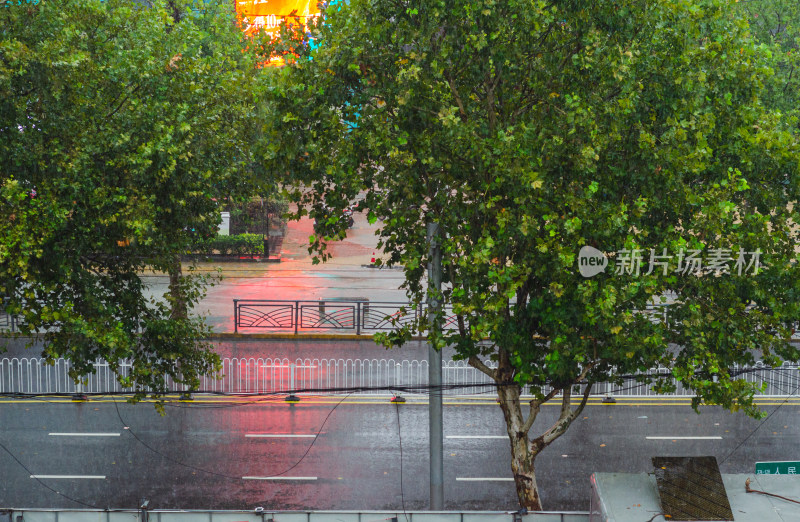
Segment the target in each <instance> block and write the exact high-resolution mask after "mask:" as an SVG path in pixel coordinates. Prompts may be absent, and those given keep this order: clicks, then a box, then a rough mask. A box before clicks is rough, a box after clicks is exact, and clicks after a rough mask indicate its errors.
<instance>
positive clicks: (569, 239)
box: [264, 0, 800, 510]
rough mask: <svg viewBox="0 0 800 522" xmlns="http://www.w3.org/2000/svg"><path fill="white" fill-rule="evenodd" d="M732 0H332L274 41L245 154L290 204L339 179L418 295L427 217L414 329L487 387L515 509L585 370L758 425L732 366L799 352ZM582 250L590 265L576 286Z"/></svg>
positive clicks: (529, 498)
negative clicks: (441, 322) (440, 270)
mask: <svg viewBox="0 0 800 522" xmlns="http://www.w3.org/2000/svg"><path fill="white" fill-rule="evenodd" d="M732 4H733V2H728V1H722V0H704V1H701V2H697V1H694V0H693V1H686V2H683V1H681V2H675V1H672V0H669V1H667V0H663V1H649V0H648V1H644V0H627V1H626V0H618V1H614V2H578V1H568V2H543V1H541V2H540V1H534V2H528V1H525V2H521V1H517V0H509V1H507V2H496V1H493V0H447V1H445V0H442V1H433V2H418V1H413V0H412V1H409V2H396V1H393V0H370V1H366V0H351V1H350V2H349V3H337V4H335V5H332V6H330V7H328V8H327V11H326V13H325V17H324V21H320V22H319V23H318V24H314V25H312V26H311V27H310V28H309V29H302V30H300V31H295V33H294V38H293V39H290V40H289V43H288V44H286V46H284V47H281V44H280V42H278V43H277V44H276V46H275V49H276V50H277V51H281V50H283V51H285V50H287V48H289V49H291V50H292V52H293V53H294V54H293V56H292V59H291V60H290V63H289V65H288V66H287V67H285V68H284V69H282V70H281V71H280V72H279V74H278V75H276V78H275V84H274V86H273V90H272V91H271V95H272V96H271V98H270V99H271V103H270V111H271V113H272V116H271V117H270V118H269V122H270V124H269V129H268V130H267V135H268V136H270V137H271V138H272V139H271V141H270V143H271V145H270V146H269V147H268V148H267V149H265V152H264V154H265V160H266V161H267V162H268V164H269V165H270V166H271V168H273V169H274V170H275V171H286V172H289V173H290V174H291V176H290V179H291V180H292V182H293V183H294V184H295V186H298V187H302V189H298V190H295V191H294V192H293V197H294V198H295V199H296V200H297V201H298V202H299V203H300V206H299V210H298V213H297V214H298V216H299V215H301V214H303V213H304V212H311V213H312V214H315V215H319V214H320V211H321V209H322V206H323V204H324V205H327V207H329V208H334V209H335V208H339V209H340V208H343V207H344V206H345V205H347V204H351V203H352V202H353V201H354V200H355V197H356V195H357V194H358V193H359V191H362V192H363V193H364V199H363V202H362V203H361V204H360V208H361V210H363V211H365V212H368V215H369V217H370V219H371V220H372V221H376V220H378V221H377V224H378V230H377V232H376V233H377V234H379V236H380V241H381V244H382V247H383V248H384V253H385V255H386V256H387V257H388V263H389V264H393V265H402V266H403V268H404V271H405V276H406V281H405V284H404V285H405V288H406V289H407V293H408V295H409V297H410V298H411V299H412V301H413V302H415V303H418V304H419V306H421V303H423V302H424V294H425V291H426V289H425V276H424V270H425V266H426V264H427V262H428V245H427V244H426V237H425V230H426V223H428V222H431V221H432V222H437V223H438V224H439V226H440V228H441V230H442V233H441V235H440V237H439V238H438V240H439V241H440V243H441V248H442V252H443V258H444V259H443V265H444V273H445V279H446V281H447V285H446V290H445V292H444V295H443V296H442V297H443V298H444V301H445V303H446V305H447V306H449V307H451V309H452V313H453V314H454V315H455V316H456V318H457V319H456V323H457V328H455V329H454V330H445V331H444V332H443V333H442V334H441V335H440V336H437V335H434V334H433V333H430V332H429V333H428V334H427V335H428V337H429V339H430V341H431V342H434V343H436V345H437V346H440V347H441V346H443V345H445V344H448V343H449V344H451V345H453V346H455V348H456V350H457V353H458V357H460V358H462V359H466V360H467V361H469V364H471V365H472V366H474V367H476V368H478V369H479V370H481V371H483V372H484V373H486V374H487V375H489V376H490V377H491V378H492V379H494V381H495V382H496V383H497V393H498V397H499V399H500V407H501V408H502V411H503V414H504V416H505V420H506V424H507V431H508V435H509V438H510V441H511V467H512V470H513V474H514V479H515V484H516V489H517V494H518V497H519V501H520V505H521V506H522V507H526V508H528V509H536V510H538V509H541V507H542V500H541V498H540V495H539V491H538V488H537V484H536V475H535V465H534V464H535V459H536V456H537V455H538V454H539V453H540V452H542V451H543V450H544V449H545V448H547V446H548V445H549V444H551V443H552V442H553V441H554V440H555V439H557V438H558V437H559V436H561V435H562V434H563V433H564V432H565V431H566V430H567V429H568V428H569V426H570V424H571V423H572V422H573V421H574V420H575V419H576V418H577V416H578V415H579V414H580V412H581V410H582V408H583V407H584V405H585V404H586V401H587V398H588V397H589V394H590V392H591V390H592V385H593V384H594V383H597V382H602V381H608V380H611V381H614V382H622V381H623V379H625V376H628V375H633V374H635V373H636V372H640V371H643V370H646V369H648V368H651V367H653V366H656V365H663V366H666V367H668V368H670V369H671V377H672V378H674V379H676V380H677V381H679V382H681V383H682V385H683V386H686V387H688V388H690V389H691V390H693V391H694V392H695V393H696V398H695V399H694V401H693V404H694V406H695V408H696V407H697V406H698V405H699V404H701V403H705V404H719V405H721V406H724V407H726V408H728V409H731V410H737V409H741V410H744V411H745V412H747V413H748V414H750V415H759V411H758V408H757V407H756V406H755V405H754V402H753V397H754V393H756V392H757V388H758V387H757V386H756V385H753V384H750V383H747V382H745V381H743V380H742V379H740V378H739V377H740V376H739V375H738V374H737V372H736V370H735V369H734V368H735V365H737V364H743V363H752V362H754V360H755V359H756V358H757V357H760V358H761V360H763V361H765V362H766V363H767V364H778V363H779V362H780V361H781V360H782V359H788V360H797V359H798V355H800V354H798V351H797V350H796V349H795V348H793V347H792V346H791V345H790V344H789V342H788V341H789V338H790V335H791V331H792V330H791V328H792V324H793V323H795V322H796V321H797V319H798V299H797V296H798V291H800V277H798V268H797V263H796V261H797V257H796V253H795V245H796V244H797V230H796V228H794V227H793V223H797V222H798V212H797V211H798V208H797V206H796V205H795V206H792V202H794V201H797V197H798V190H800V179H799V178H798V158H799V157H800V156H798V148H797V139H796V138H797V137H796V134H794V133H793V130H792V126H791V125H790V122H789V121H787V120H786V119H784V118H783V117H782V116H781V114H780V113H776V112H772V111H770V110H768V109H767V108H765V107H764V105H763V104H762V102H761V96H762V95H764V90H765V87H764V85H763V82H764V81H765V80H766V79H768V78H769V77H770V76H771V75H772V74H773V71H772V69H771V68H770V67H769V62H768V57H767V53H766V50H765V49H764V48H763V47H760V46H759V45H758V44H757V42H755V41H754V38H753V36H752V35H751V34H750V32H749V29H748V25H747V23H746V21H745V20H743V19H742V18H741V16H740V13H741V12H740V11H738V10H736V9H733V8H732ZM295 28H296V27H295ZM289 29H290V28H289V27H288V26H287V27H285V28H284V33H283V34H284V37H286V36H287V32H288V31H289ZM304 31H308V32H309V33H310V34H311V35H312V36H313V38H314V39H315V41H314V45H313V46H311V45H305V46H303V45H301V44H298V39H299V38H300V37H301V36H302V33H303V32H304ZM281 136H291V137H292V140H296V141H293V142H291V143H290V142H288V141H283V142H280V143H279V140H278V139H279V137H281ZM336 214H337V213H336V212H333V215H336ZM342 227H343V224H342V223H341V222H339V221H337V220H336V218H335V217H334V218H332V219H329V220H328V221H327V222H326V228H325V229H324V230H323V232H322V233H321V234H320V236H315V237H312V238H311V246H310V248H311V250H314V251H316V252H323V254H322V256H321V257H322V258H323V259H324V257H325V256H324V247H325V244H326V242H327V241H328V240H330V239H335V238H337V237H341V234H342V230H343V228H342ZM584 247H592V248H594V249H596V251H595V254H596V255H597V261H598V262H599V263H608V264H609V265H613V267H612V266H607V267H606V270H605V271H603V272H601V273H600V274H597V275H595V276H594V277H583V276H582V275H581V273H580V270H579V269H580V268H581V266H582V265H580V261H579V251H580V250H581V249H582V248H584ZM584 252H587V251H586V250H585V251H584ZM740 254H741V258H740V257H739V256H740ZM651 255H652V256H654V257H653V260H654V261H655V263H654V264H653V265H649V261H650V256H651ZM639 256H641V267H642V268H641V269H640V270H637V269H636V266H637V260H638V259H639ZM657 256H663V257H657ZM697 257H699V258H701V262H702V263H703V264H702V267H701V268H700V270H694V269H693V267H692V266H691V265H689V261H690V259H691V258H697ZM609 258H610V261H609ZM756 258H758V259H756ZM603 259H605V261H603ZM715 259H717V261H718V263H717V265H716V266H717V267H723V266H727V270H715V269H714V267H715V265H714V264H713V263H714V260H715ZM659 261H660V262H661V264H658V262H659ZM739 261H744V262H745V264H744V265H743V264H741V263H740V262H739ZM756 261H758V263H757V262H756ZM586 262H587V263H588V258H587V261H586ZM583 266H584V268H587V267H588V266H589V265H588V264H587V265H583ZM649 266H653V268H654V270H648V268H649ZM757 266H758V267H759V269H758V270H756V269H755V267H757ZM600 268H602V266H601V267H600ZM694 268H697V267H694ZM742 269H744V270H742ZM661 303H666V304H668V305H669V306H668V308H667V310H668V311H667V312H666V313H665V314H660V319H658V320H655V318H654V316H653V314H648V313H644V312H645V311H646V310H647V308H648V307H649V306H653V305H657V304H661ZM426 327H427V325H426V324H425V319H424V318H423V319H422V320H421V321H420V322H418V323H416V324H414V325H413V327H412V328H403V329H400V330H398V331H397V332H396V333H395V334H393V335H390V336H386V337H384V338H382V340H383V341H384V342H386V343H387V344H390V345H400V344H402V343H403V342H404V341H405V340H406V339H408V337H409V335H410V334H411V333H412V331H413V329H414V328H417V329H419V330H420V331H422V330H424V329H426ZM487 360H490V361H491V362H492V363H493V364H488V363H487ZM652 386H654V387H655V389H656V390H657V391H662V392H663V391H668V390H669V389H670V387H672V386H674V384H673V381H672V380H663V381H656V382H653V383H652ZM523 391H525V392H529V393H531V394H532V396H533V398H532V399H531V400H529V401H527V408H524V407H523V402H522V399H521V394H522V393H523ZM548 401H559V402H560V403H561V408H560V415H559V417H558V419H557V420H556V422H555V423H554V424H553V425H551V426H544V427H541V428H539V427H537V426H536V425H535V421H536V420H537V414H538V413H539V411H540V408H541V406H542V405H543V404H544V403H545V402H548Z"/></svg>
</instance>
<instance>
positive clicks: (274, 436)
mask: <svg viewBox="0 0 800 522" xmlns="http://www.w3.org/2000/svg"><path fill="white" fill-rule="evenodd" d="M244 436H245V437H252V438H264V439H281V438H287V439H313V438H316V435H294V434H292V433H287V434H280V433H245V434H244Z"/></svg>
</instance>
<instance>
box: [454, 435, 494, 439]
mask: <svg viewBox="0 0 800 522" xmlns="http://www.w3.org/2000/svg"><path fill="white" fill-rule="evenodd" d="M445 438H446V439H507V438H508V435H447V436H446V437H445Z"/></svg>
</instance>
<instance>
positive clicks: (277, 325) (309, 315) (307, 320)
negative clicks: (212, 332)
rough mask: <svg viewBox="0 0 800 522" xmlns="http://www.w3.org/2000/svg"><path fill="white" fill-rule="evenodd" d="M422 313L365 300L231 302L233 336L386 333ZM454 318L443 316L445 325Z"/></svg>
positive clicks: (400, 305)
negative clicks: (243, 332)
mask: <svg viewBox="0 0 800 522" xmlns="http://www.w3.org/2000/svg"><path fill="white" fill-rule="evenodd" d="M423 313H425V311H424V310H423V307H422V306H419V307H414V305H412V304H411V303H399V302H388V301H387V302H370V301H369V300H366V299H338V298H330V299H320V300H317V301H300V300H297V301H281V300H270V299H234V300H233V324H234V332H236V333H239V329H240V328H260V329H269V330H278V331H290V332H293V333H295V334H297V333H300V332H301V331H320V330H333V331H341V330H348V331H351V332H355V333H356V335H361V334H362V333H363V332H386V331H391V330H394V329H396V328H397V326H404V325H406V324H409V323H411V322H413V321H416V320H418V319H419V318H420V317H421V314H423ZM454 320H455V317H454V316H452V314H450V315H446V318H445V324H449V323H450V322H452V321H454Z"/></svg>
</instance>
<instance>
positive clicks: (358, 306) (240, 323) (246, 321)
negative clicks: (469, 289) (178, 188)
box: [233, 297, 667, 335]
mask: <svg viewBox="0 0 800 522" xmlns="http://www.w3.org/2000/svg"><path fill="white" fill-rule="evenodd" d="M666 311H667V305H663V304H654V305H649V306H648V307H647V308H646V309H645V310H642V311H641V313H643V314H645V315H647V316H648V317H649V318H650V320H651V321H655V322H658V321H662V320H663V318H664V317H665V314H666ZM427 313H428V312H427V307H426V306H425V304H420V305H414V304H413V303H409V302H395V301H370V300H369V299H363V298H362V299H352V298H338V297H333V298H328V299H324V298H320V299H318V300H316V301H310V300H309V301H303V300H295V301H285V300H279V299H234V300H233V328H234V332H235V333H239V329H240V328H245V329H251V328H252V329H261V330H271V331H279V332H280V331H284V332H286V331H288V332H293V333H295V334H299V333H309V332H318V331H329V332H341V331H347V332H348V333H350V332H352V333H355V334H356V335H361V334H362V333H374V332H389V331H392V330H395V329H396V328H397V327H398V326H405V325H407V324H410V323H412V322H414V321H417V320H419V319H420V318H422V317H423V316H424V314H427ZM457 325H458V317H457V316H456V315H455V314H453V312H452V308H451V307H448V306H445V307H444V319H443V321H442V328H443V329H444V330H450V329H456V328H457Z"/></svg>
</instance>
